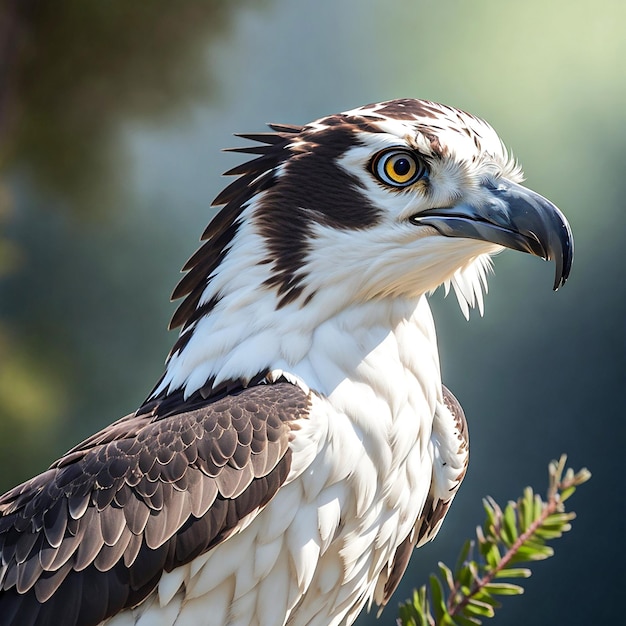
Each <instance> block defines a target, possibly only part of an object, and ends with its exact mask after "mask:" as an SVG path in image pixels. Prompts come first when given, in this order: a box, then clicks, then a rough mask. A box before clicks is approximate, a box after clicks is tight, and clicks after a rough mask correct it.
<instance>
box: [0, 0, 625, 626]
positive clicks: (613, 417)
mask: <svg viewBox="0 0 626 626" xmlns="http://www.w3.org/2000/svg"><path fill="white" fill-rule="evenodd" d="M625 20H626V4H625V3H624V2H623V0H599V1H594V2H590V1H578V0H553V1H552V2H545V1H540V0H528V1H527V2H524V3H521V2H516V3H513V2H502V1H501V0H475V1H473V2H469V1H465V2H463V1H461V0H454V1H453V0H439V1H438V2H436V1H434V0H433V1H427V0H414V1H412V2H410V1H408V0H404V1H400V0H397V1H393V2H385V3H383V2H376V1H375V0H340V1H331V0H317V1H316V2H312V1H309V2H305V1H304V0H263V1H262V2H258V1H257V2H254V1H253V0H238V1H233V0H231V1H230V2H224V1H222V2H220V1H217V0H215V1H206V0H205V1H200V0H179V1H178V2H175V3H174V2H169V1H167V0H153V1H152V2H142V3H139V2H128V1H126V0H109V1H107V2H89V3H86V2H80V1H78V0H65V1H62V2H55V3H52V2H48V3H44V2H37V1H36V0H20V1H17V0H5V1H4V2H0V167H1V170H2V180H1V182H0V272H1V279H2V280H1V282H0V490H5V489H8V488H9V487H10V486H12V485H13V484H16V483H18V482H20V481H22V480H25V479H26V478H28V477H29V476H31V475H32V474H33V473H35V472H39V471H42V470H43V469H44V468H45V467H47V465H48V464H49V463H50V462H51V461H52V460H54V459H55V458H56V457H57V456H58V455H60V454H62V453H63V452H64V451H65V450H66V449H68V448H69V447H70V446H72V445H74V444H75V443H77V442H78V441H80V440H81V439H82V438H84V437H86V436H87V435H88V434H90V433H92V432H93V431H94V430H96V429H98V428H100V427H102V426H104V425H105V424H107V423H109V422H111V421H113V420H114V419H117V418H118V417H120V416H122V415H124V414H126V413H128V412H130V411H132V410H133V409H134V408H136V407H137V405H138V404H139V403H140V402H141V401H142V400H143V398H144V397H145V395H146V394H147V393H148V392H149V390H150V389H151V387H152V385H153V383H154V382H155V380H156V379H157V377H158V376H159V375H160V373H161V371H162V364H163V360H164V358H165V355H166V354H167V352H168V349H169V347H170V345H171V343H172V342H173V341H174V339H175V336H174V334H172V333H168V332H167V331H166V327H167V322H168V319H169V317H170V315H171V314H172V312H173V310H174V305H173V304H170V303H169V302H168V295H169V293H170V292H171V289H172V288H173V287H174V285H175V283H176V282H177V279H178V277H179V273H178V270H179V268H180V267H181V266H182V264H183V262H184V261H185V260H186V258H187V257H188V256H189V255H190V254H191V253H192V252H193V251H194V250H195V248H196V245H197V240H198V237H199V235H200V233H201V231H202V229H203V228H204V226H205V224H206V223H207V222H208V220H209V218H210V217H211V215H212V213H211V211H210V209H209V202H210V200H211V198H212V197H213V196H214V195H215V194H216V193H217V192H218V191H219V189H220V187H221V186H222V185H223V184H224V181H223V180H222V179H221V178H220V172H222V171H224V170H225V169H227V168H228V167H231V166H232V165H233V164H234V163H235V162H236V157H235V156H233V155H227V154H221V153H220V151H219V150H220V148H222V147H226V146H233V145H237V140H236V139H234V138H232V136H231V133H232V132H236V131H240V132H242V131H258V130H262V128H263V124H264V123H265V122H270V121H276V122H288V123H296V124H299V123H305V122H308V121H310V120H312V119H315V118H318V117H321V116H323V115H325V114H329V113H334V112H337V111H341V110H345V109H348V108H352V107H354V106H357V105H360V104H365V103H367V102H372V101H378V100H386V99H390V98H394V97H403V96H408V97H423V98H428V99H432V100H437V101H442V102H446V103H448V104H452V105H455V106H458V107H460V108H463V109H466V110H468V111H471V112H472V113H475V114H477V115H480V116H482V117H484V118H486V119H487V120H488V121H490V122H491V123H492V125H493V126H494V127H495V128H496V129H497V130H498V132H499V133H500V135H501V136H502V137H503V139H504V140H505V142H506V143H507V144H508V145H509V146H510V147H511V148H512V149H513V151H514V153H515V155H516V156H517V157H518V158H519V159H520V161H521V162H522V164H523V165H524V168H525V171H526V176H527V181H528V184H529V186H530V187H531V188H533V189H535V190H537V191H539V192H541V193H543V194H544V195H546V196H547V197H548V198H550V199H551V200H552V201H554V202H555V203H556V204H557V205H559V206H560V207H561V208H562V209H563V210H564V212H565V213H566V214H567V216H568V217H569V219H570V221H571V224H572V227H573V231H574V234H575V238H576V255H575V262H574V268H573V272H572V276H571V278H570V281H569V282H568V284H567V285H566V287H565V288H564V289H563V290H560V291H559V292H558V293H556V294H553V293H551V291H550V287H551V284H552V277H553V268H552V267H551V266H548V265H547V264H543V263H541V262H540V261H538V260H537V259H533V258H531V257H529V256H526V255H522V254H516V253H512V252H506V253H505V254H503V255H501V256H500V257H499V258H497V259H496V275H495V276H494V277H493V278H492V280H491V281H490V294H489V296H488V298H487V302H486V314H485V317H484V318H480V317H479V316H478V315H477V314H476V313H474V314H473V315H472V319H471V321H470V323H467V322H466V321H465V320H464V319H463V318H462V316H461V314H460V313H459V311H458V307H457V305H456V303H455V302H454V297H451V298H448V299H447V300H444V299H443V297H442V296H441V294H437V295H436V296H434V297H433V298H432V300H433V307H434V309H435V314H436V317H437V321H438V330H439V336H440V345H441V357H442V368H443V373H444V379H445V381H446V384H447V385H448V386H449V387H450V388H451V389H452V390H453V391H454V393H455V394H456V395H457V396H458V397H459V399H460V400H461V402H462V404H463V406H464V408H465V411H466V414H467V416H468V420H469V423H470V432H471V437H472V458H471V463H470V470H469V473H468V475H467V478H466V480H465V483H464V484H463V488H462V489H461V492H460V495H459V496H458V497H457V500H456V501H455V504H454V506H453V508H452V511H451V513H450V515H449V516H448V519H447V520H446V523H445V524H444V527H443V529H442V531H441V533H440V535H439V537H438V539H437V540H436V541H435V543H434V544H431V545H429V546H428V547H426V548H423V549H421V550H420V551H419V552H417V553H416V554H415V555H414V557H413V560H412V564H411V569H410V572H409V574H408V575H407V576H406V577H405V579H404V581H403V585H402V586H401V588H400V590H399V592H398V593H397V595H396V599H397V600H398V601H399V600H401V599H404V598H405V597H407V596H408V595H409V593H410V590H411V588H412V587H413V586H414V585H417V584H421V583H422V582H424V581H425V579H426V576H427V574H428V572H430V571H432V570H434V568H435V567H436V562H437V561H438V560H440V559H442V560H445V561H448V562H449V561H453V559H454V557H455V555H456V551H457V549H458V548H459V546H460V543H461V542H462V540H463V539H464V538H465V537H467V536H469V535H470V534H471V533H473V530H474V527H475V525H476V524H478V523H480V521H481V520H482V508H481V497H482V496H484V495H486V494H490V495H492V496H494V497H495V498H496V500H498V501H500V502H502V503H504V502H506V500H507V499H510V498H515V497H517V496H518V495H519V494H520V493H521V491H522V489H523V487H524V486H525V485H526V484H532V485H533V486H535V487H536V488H537V489H539V490H543V489H544V487H545V485H546V482H547V474H546V466H547V463H548V461H549V460H550V459H551V458H556V457H558V456H559V454H560V453H561V452H567V453H568V454H569V455H570V463H571V464H572V465H573V466H574V467H575V468H579V467H580V466H582V465H586V466H588V467H589V468H590V470H591V471H592V472H593V479H592V481H591V482H590V483H589V484H588V485H585V486H584V487H583V488H581V490H580V491H579V492H578V493H577V494H576V496H575V498H574V499H573V501H572V507H573V508H574V509H575V510H576V511H577V512H578V519H577V520H576V522H575V523H574V529H573V532H571V533H570V534H569V535H568V536H566V537H565V538H563V539H561V540H559V541H558V542H557V543H556V545H555V547H556V552H557V554H556V557H555V558H554V559H551V560H549V561H547V562H545V563H539V564H537V566H536V567H535V568H534V574H533V577H532V578H531V579H530V580H529V581H528V583H527V585H526V588H527V592H526V595H525V596H524V597H522V598H510V599H506V600H507V601H506V602H505V606H504V608H503V609H502V610H501V611H500V612H499V613H498V614H497V617H496V619H495V620H494V623H496V624H499V625H501V626H514V625H515V626H517V625H521V624H538V625H543V624H549V625H551V624H568V625H579V624H580V625H583V624H584V625H591V624H609V623H611V624H612V623H620V618H619V617H618V616H619V615H622V614H623V609H622V607H621V606H620V601H619V598H620V597H621V595H622V594H623V589H624V585H625V584H626V579H625V576H624V567H623V563H622V561H623V560H624V557H625V552H626V550H625V547H626V546H625V541H624V513H625V511H624V481H623V466H624V462H625V456H624V445H623V441H624V434H625V432H624V418H625V411H624V402H623V400H622V399H621V397H622V394H623V391H624V386H625V383H626V366H625V365H626V363H625V361H626V360H625V340H626V333H625V325H624V320H625V315H624V314H625V312H626V306H625V305H626V297H625V296H626V290H625V288H624V278H623V276H624V269H625V265H626V252H625V247H624V245H625V244H624V238H625V235H626V211H625V209H626V207H625V201H624V198H626V166H625V163H626V162H625V157H624V155H625V154H626V113H625V111H626V71H625V70H624V59H625V58H626V36H625V35H624V22H625ZM395 604H396V602H394V601H392V606H391V607H390V608H389V609H387V610H386V611H385V613H384V614H383V616H382V618H381V620H380V623H384V624H393V623H395V622H394V620H395V608H394V605H395ZM374 621H375V620H374V617H373V615H365V616H362V617H361V619H360V621H359V624H360V625H361V626H363V625H365V624H371V623H373V622H374Z"/></svg>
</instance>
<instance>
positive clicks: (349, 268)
mask: <svg viewBox="0 0 626 626" xmlns="http://www.w3.org/2000/svg"><path fill="white" fill-rule="evenodd" d="M270 127H271V129H272V131H273V132H270V133H262V134H256V135H241V136H242V137H244V138H246V139H250V140H253V141H254V142H255V143H254V144H253V145H250V146H248V147H245V148H237V149H235V150H234V151H235V152H243V153H248V154H254V155H256V157H255V158H253V159H252V160H250V161H248V162H246V163H244V164H242V165H239V166H237V167H235V168H233V169H231V170H230V171H229V172H227V174H228V175H236V176H238V178H237V179H236V180H235V181H234V182H233V183H231V184H230V185H229V186H228V187H226V189H224V190H223V191H222V193H220V194H219V195H218V197H217V198H216V199H215V201H214V204H215V205H218V206H222V209H221V210H220V212H219V213H218V214H217V215H216V217H215V218H214V219H213V221H212V222H211V223H210V224H209V226H208V227H207V229H206V231H205V233H204V235H203V239H205V240H206V243H205V244H204V245H203V246H202V247H201V248H200V249H199V250H198V251H197V252H196V254H195V255H193V256H192V258H191V259H190V260H189V261H188V262H187V264H186V266H185V267H184V270H185V271H186V272H187V274H186V275H185V276H184V277H183V279H182V280H181V281H180V283H179V285H178V287H177V288H176V290H175V291H174V297H175V298H180V297H184V300H183V302H182V303H181V305H180V306H179V308H178V310H177V312H176V313H175V315H174V318H173V320H172V327H177V326H182V331H181V336H180V338H179V340H178V342H177V344H176V345H175V346H174V349H173V351H172V358H171V359H170V361H172V360H179V361H182V359H177V356H178V355H179V353H180V352H181V351H182V350H183V349H184V348H185V347H186V345H187V343H188V342H189V340H190V338H191V337H192V336H193V335H194V334H195V331H196V329H197V328H199V327H200V325H201V324H204V327H203V328H204V331H203V332H204V333H205V335H206V334H207V331H206V329H207V328H209V326H210V335H211V337H213V339H212V341H213V342H214V343H215V345H216V346H217V347H216V348H215V349H216V351H217V350H220V349H221V350H222V351H225V350H228V349H230V348H229V347H228V346H229V345H232V341H231V342H230V343H229V342H228V341H226V339H225V337H228V336H230V335H229V334H228V330H227V326H228V325H229V324H230V325H231V326H235V325H238V327H237V333H241V332H242V331H241V328H242V327H243V326H246V327H247V328H248V329H249V333H250V335H251V336H252V334H253V333H257V336H261V335H262V333H263V331H264V329H266V328H267V327H268V326H269V325H271V324H275V320H276V319H279V318H282V319H284V320H285V321H286V322H285V323H293V324H298V325H300V327H302V326H303V325H306V324H307V323H308V322H307V319H308V317H310V318H312V319H313V318H314V319H315V320H316V323H317V322H321V321H323V320H319V319H318V318H319V316H322V315H323V316H332V315H334V314H335V313H336V312H338V311H340V310H343V309H345V308H346V307H350V306H352V305H354V304H359V303H364V302H371V301H377V300H381V299H386V300H387V302H388V301H389V300H390V299H391V300H393V299H396V298H404V299H406V298H409V299H411V298H418V297H419V296H421V295H422V294H425V293H428V292H431V291H433V290H434V289H436V288H437V287H438V286H439V285H445V286H446V288H447V287H449V286H450V285H452V286H453V287H454V289H455V291H456V293H457V296H458V299H459V303H460V304H461V308H462V309H463V310H464V312H465V313H466V314H467V312H468V307H469V306H474V305H478V306H479V307H480V308H481V309H482V294H483V289H484V288H485V286H486V272H487V270H488V269H489V267H490V261H489V258H490V255H492V254H494V253H496V252H498V251H500V250H502V249H503V248H512V249H515V250H521V251H523V252H529V253H531V254H534V255H537V256H539V257H542V258H544V259H551V260H554V261H555V263H556V278H555V282H554V288H555V289H556V288H558V287H559V286H560V285H562V284H563V283H564V282H565V280H566V279H567V277H568V275H569V271H570V267H571V263H572V251H573V240H572V234H571V231H570V228H569V225H568V223H567V221H566V219H565V217H564V216H563V215H562V214H561V212H560V211H559V209H557V207H556V206H554V204H552V203H551V202H549V201H548V200H546V199H545V198H543V197H542V196H540V195H539V194H537V193H535V192H533V191H531V190H529V189H527V188H526V187H523V186H522V185H521V184H520V181H521V179H522V176H521V170H520V168H519V167H518V166H517V165H516V164H515V162H514V161H513V160H512V159H511V158H510V156H509V155H508V153H507V151H506V149H505V147H504V145H503V143H502V141H501V140H500V138H499V137H498V135H497V134H496V132H495V131H494V130H493V129H492V128H491V126H489V125H488V124H487V123H486V122H484V121H482V120H480V119H479V118H476V117H474V116H473V115H470V114H468V113H465V112H463V111H460V110H458V109H455V108H452V107H448V106H444V105H440V104H436V103H433V102H427V101H423V100H410V99H405V100H392V101H388V102H382V103H378V104H372V105H368V106H364V107H360V108H357V109H354V110H351V111H347V112H345V113H341V114H338V115H331V116H328V117H324V118H322V119H320V120H317V121H315V122H312V123H310V124H307V125H306V126H286V125H276V124H270ZM242 308H243V309H246V310H247V314H246V315H247V317H246V318H245V320H244V319H243V318H242V319H237V312H238V311H241V310H242ZM218 311H221V317H222V318H223V320H226V321H223V320H222V321H216V320H217V316H216V315H215V313H216V312H218ZM310 311H312V312H314V313H315V315H313V313H311V315H310V316H308V317H307V312H310ZM241 315H243V313H242V314H241ZM207 318H211V322H210V323H209V322H207ZM233 320H237V321H233ZM294 320H297V321H295V322H294ZM309 321H310V320H309ZM220 333H221V334H220ZM237 333H235V332H234V331H233V332H231V334H232V336H233V337H235V336H238V335H237ZM215 337H218V338H217V340H216V339H215ZM198 343H199V342H196V344H198ZM205 344H206V342H205ZM202 350H205V348H203V349H202ZM187 352H188V355H187V361H188V362H189V363H190V365H189V366H188V367H187V368H186V370H189V371H191V369H192V365H193V364H194V363H197V362H200V361H201V358H205V357H204V356H202V357H200V356H198V357H197V358H192V356H191V354H192V353H193V350H188V351H187ZM200 352H201V351H200V350H198V354H200ZM170 364H171V365H177V364H176V363H172V362H171V363H170ZM181 379H182V375H181Z"/></svg>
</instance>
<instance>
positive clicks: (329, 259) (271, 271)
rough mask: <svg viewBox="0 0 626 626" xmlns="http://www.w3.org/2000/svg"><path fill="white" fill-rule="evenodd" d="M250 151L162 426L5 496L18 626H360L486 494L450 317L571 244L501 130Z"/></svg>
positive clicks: (339, 125) (355, 127)
mask: <svg viewBox="0 0 626 626" xmlns="http://www.w3.org/2000/svg"><path fill="white" fill-rule="evenodd" d="M270 128H271V130H272V131H273V132H268V133H263V134H253V135H241V137H244V138H245V139H248V140H252V141H254V142H255V143H254V144H250V145H249V146H248V147H245V148H237V149H235V151H237V152H243V153H250V154H253V155H255V158H253V159H252V160H250V161H249V162H246V163H244V164H243V165H239V166H238V167H235V168H233V169H231V170H230V171H229V172H227V174H230V175H235V176H237V177H238V178H237V179H236V180H235V181H234V182H232V184H230V185H229V186H228V187H226V189H225V190H224V191H222V192H221V193H220V194H219V195H218V197H217V198H216V200H215V202H214V203H215V205H219V206H222V207H223V208H222V209H221V210H220V212H219V213H218V214H217V216H216V217H215V218H214V219H213V221H212V222H211V223H210V224H209V226H208V227H207V229H206V231H205V233H204V235H203V239H204V240H206V242H205V243H204V245H202V247H200V249H199V250H198V251H197V252H196V253H195V254H194V255H193V256H192V257H191V259H190V260H189V261H188V262H187V264H186V265H185V267H184V271H186V274H185V276H184V277H183V278H182V280H181V281H180V283H179V285H178V287H177V288H176V290H175V291H174V297H175V298H184V299H183V300H182V303H181V304H180V306H179V308H178V310H177V311H176V313H175V314H174V317H173V320H172V327H181V331H180V335H179V338H178V340H177V341H176V343H175V344H174V346H173V348H172V351H171V353H170V355H169V357H168V360H167V363H166V368H165V373H164V374H163V376H162V378H161V379H160V380H159V382H158V383H157V385H156V386H155V388H154V390H153V392H152V393H151V394H150V396H149V397H148V398H147V400H146V401H145V403H144V404H143V405H142V406H141V407H140V408H139V409H138V410H137V411H135V412H134V413H132V414H130V415H128V416H126V417H124V418H122V419H121V420H119V421H117V422H115V423H113V424H112V425H110V426H107V427H106V428H104V430H102V431H100V432H99V433H96V434H95V435H93V436H92V437H90V438H89V439H87V440H86V441H84V442H83V443H81V444H79V445H78V446H76V447H75V448H73V449H72V450H70V451H69V452H68V453H67V454H65V455H64V456H63V457H62V458H61V459H59V460H58V461H56V462H55V463H53V464H52V466H51V467H50V469H48V470H47V471H45V472H44V473H42V474H40V475H39V476H36V477H35V478H33V479H31V480H29V481H27V482H25V483H24V484H22V485H20V486H18V487H16V488H15V489H13V490H12V491H10V492H8V493H7V494H5V495H4V496H3V497H2V498H0V555H1V560H0V624H1V625H2V626H9V625H15V626H28V625H37V626H44V625H47V624H50V625H53V624H54V625H56V624H60V623H62V624H64V625H72V624H83V625H86V624H93V625H95V624H101V623H106V624H108V625H109V626H122V625H124V626H125V625H132V624H138V625H152V624H158V625H162V626H172V625H176V626H188V625H217V626H222V625H224V624H230V625H234V624H241V625H252V624H256V625H266V626H276V625H279V624H289V625H290V626H296V625H304V624H319V625H324V626H327V625H329V624H333V625H335V624H352V623H353V622H354V620H355V619H356V617H357V615H358V614H359V612H360V611H361V609H362V608H363V607H364V606H366V605H369V604H370V603H372V602H375V603H377V604H378V605H380V606H384V605H385V603H387V601H388V600H389V597H390V596H391V594H392V592H393V591H394V589H395V588H396V586H397V584H398V582H399V580H400V578H401V577H402V574H403V573H404V570H405V568H406V566H407V563H408V560H409V557H410V554H411V552H412V551H413V548H414V547H416V546H419V545H421V544H423V543H424V542H426V541H429V540H431V539H432V538H433V537H434V536H435V535H436V533H437V531H438V529H439V527H440V526H441V523H442V520H443V518H444V516H445V514H446V512H447V510H448V508H449V506H450V503H451V502H452V499H453V498H454V495H455V493H456V491H457V489H458V488H459V484H460V483H461V480H462V479H463V476H464V474H465V470H466V467H467V461H468V438H467V427H466V423H465V418H464V415H463V411H462V410H461V407H460V405H459V404H458V402H457V401H456V399H455V398H454V396H453V395H452V393H450V391H448V390H447V389H446V387H444V386H443V385H442V382H441V377H440V370H439V357H438V352H437V343H436V337H435V329H434V325H433V320H432V317H431V313H430V309H429V306H428V302H427V295H428V294H429V293H430V292H432V291H433V290H434V289H436V288H437V287H438V286H440V285H444V286H445V287H446V289H447V288H449V287H450V286H451V287H452V288H453V289H454V290H455V292H456V295H457V297H458V300H459V303H460V304H461V307H462V309H463V310H464V311H465V312H466V313H467V311H468V307H470V306H478V307H479V308H480V310H481V311H482V303H483V291H485V290H486V275H487V272H488V270H489V269H490V267H491V265H490V255H493V254H494V253H496V252H498V251H500V250H502V248H503V247H504V248H512V249H514V250H521V251H523V252H529V253H531V254H534V255H537V256H539V257H542V258H544V259H552V260H554V261H555V263H556V278H555V282H554V288H555V289H556V288H558V287H559V286H561V285H562V284H563V283H564V282H565V280H566V279H567V277H568V274H569V272H570V267H571V262H572V251H573V247H572V245H573V244H572V235H571V232H570V228H569V226H568V224H567V221H566V219H565V218H564V217H563V215H562V214H561V212H560V211H559V210H558V209H557V208H556V206H554V205H553V204H552V203H551V202H549V201H548V200H546V199H545V198H543V197H542V196H540V195H538V194H537V193H535V192H533V191H530V190H529V189H527V188H526V187H523V186H522V185H521V184H520V181H521V171H520V168H519V167H518V166H517V165H516V164H515V163H514V162H513V161H512V159H511V158H510V157H509V156H508V155H507V152H506V149H505V148H504V146H503V144H502V142H501V141H500V139H499V138H498V135H497V134H496V133H495V131H494V130H493V129H492V128H491V127H490V126H489V125H488V124H487V123H485V122H484V121H482V120H480V119H478V118H476V117H474V116H473V115H470V114H468V113H465V112H462V111H459V110H457V109H454V108H452V107H448V106H444V105H441V104H436V103H433V102H427V101H422V100H410V99H406V100H393V101H389V102H382V103H378V104H371V105H368V106H363V107H360V108H357V109H354V110H351V111H348V112H346V113H341V114H338V115H331V116H329V117H324V118H322V119H320V120H317V121H315V122H312V123H310V124H307V125H306V126H289V125H275V124H271V125H270Z"/></svg>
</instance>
